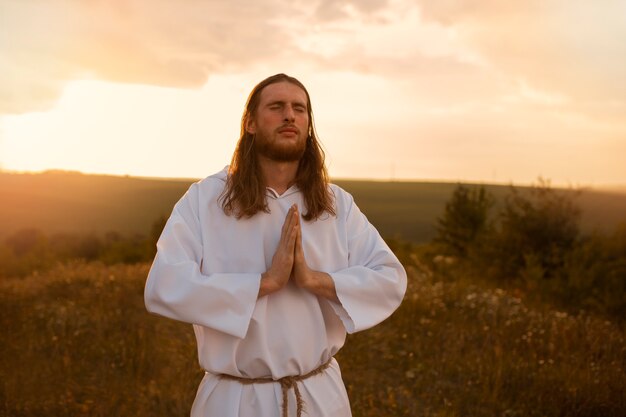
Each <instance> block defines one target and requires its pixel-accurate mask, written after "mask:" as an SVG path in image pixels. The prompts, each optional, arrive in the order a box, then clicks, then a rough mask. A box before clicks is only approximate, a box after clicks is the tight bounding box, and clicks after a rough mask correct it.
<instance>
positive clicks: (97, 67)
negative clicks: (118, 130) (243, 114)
mask: <svg viewBox="0 0 626 417" xmlns="http://www.w3.org/2000/svg"><path fill="white" fill-rule="evenodd" d="M275 12H278V15H280V9H279V8H278V3H277V2H271V1H268V2H265V4H261V3H256V2H224V1H187V2H172V1H167V0H152V1H146V0H143V1H140V0H135V1H121V0H113V1H89V2H83V1H76V0H46V1H44V0H32V1H28V2H23V1H15V0H3V1H2V2H0V16H1V17H0V19H1V20H0V26H1V29H0V30H1V31H2V32H3V33H2V36H1V37H0V48H1V49H2V51H3V53H2V57H1V58H0V69H1V70H2V73H3V80H2V81H0V114H2V113H20V112H27V111H33V110H43V109H45V108H46V107H47V106H50V105H51V103H53V102H54V100H55V99H56V98H57V97H58V95H59V92H60V91H61V90H62V89H63V87H64V85H65V83H66V82H68V81H69V80H73V79H84V78H87V79H88V78H96V79H104V80H110V81H117V82H126V83H141V84H153V85H161V86H168V87H183V88H194V87H200V86H202V85H203V84H204V83H205V82H206V80H207V77H208V76H209V75H210V74H211V73H213V72H220V71H222V72H226V71H239V70H242V69H245V68H247V67H249V66H250V65H253V64H254V63H256V62H258V61H262V60H271V59H272V58H273V57H280V56H281V55H283V54H287V55H288V51H285V45H288V43H285V39H287V38H288V37H289V35H288V34H286V33H284V32H283V30H282V29H281V28H280V27H277V26H276V25H275V24H274V23H273V22H272V18H274V17H275V16H276V14H275Z"/></svg>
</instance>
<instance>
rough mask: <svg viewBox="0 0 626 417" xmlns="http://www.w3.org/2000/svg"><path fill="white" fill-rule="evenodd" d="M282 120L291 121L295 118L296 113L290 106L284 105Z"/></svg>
mask: <svg viewBox="0 0 626 417" xmlns="http://www.w3.org/2000/svg"><path fill="white" fill-rule="evenodd" d="M283 120H284V121H285V122H293V121H294V120H296V113H295V112H294V111H293V108H292V107H291V106H285V112H284V114H283Z"/></svg>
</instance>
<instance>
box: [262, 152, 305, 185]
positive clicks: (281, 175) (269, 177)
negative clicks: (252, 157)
mask: <svg viewBox="0 0 626 417" xmlns="http://www.w3.org/2000/svg"><path fill="white" fill-rule="evenodd" d="M257 157H258V158H259V159H258V161H259V167H260V168H261V174H263V179H264V180H265V186H266V187H270V188H272V189H273V190H274V191H276V192H277V193H278V194H282V193H284V192H285V191H287V189H288V188H289V187H291V186H292V185H293V183H294V181H295V179H296V174H297V172H298V164H299V163H300V161H291V162H278V161H273V160H271V159H269V158H266V157H265V156H263V155H258V156H257Z"/></svg>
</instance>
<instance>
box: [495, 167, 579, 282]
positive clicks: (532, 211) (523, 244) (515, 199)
mask: <svg viewBox="0 0 626 417" xmlns="http://www.w3.org/2000/svg"><path fill="white" fill-rule="evenodd" d="M575 195H576V194H575V193H572V192H566V191H560V190H555V189H553V188H551V186H550V182H549V181H547V180H544V179H541V178H540V179H539V184H537V185H534V186H533V187H532V188H530V190H528V191H523V192H522V191H519V190H517V189H516V188H515V187H513V186H512V187H511V192H510V194H509V195H508V196H507V197H506V199H505V202H504V207H503V209H502V212H501V213H500V227H499V232H498V239H497V242H496V243H497V244H496V249H497V250H498V256H497V260H498V261H499V262H500V264H501V266H502V268H503V271H502V272H503V273H505V274H506V275H519V273H520V272H521V271H522V270H523V269H524V268H525V267H527V266H529V264H530V263H532V264H533V267H534V268H536V269H539V270H541V275H543V276H544V277H550V276H553V275H554V273H555V271H556V270H558V269H559V268H560V267H562V266H563V262H564V259H565V256H566V254H567V253H568V252H569V251H570V250H572V248H573V247H574V245H575V244H576V242H577V239H578V236H579V226H578V220H579V217H580V210H579V208H578V207H577V206H576V205H575V204H574V201H573V197H574V196H575Z"/></svg>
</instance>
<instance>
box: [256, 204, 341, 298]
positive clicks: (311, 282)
mask: <svg viewBox="0 0 626 417" xmlns="http://www.w3.org/2000/svg"><path fill="white" fill-rule="evenodd" d="M290 279H292V280H293V281H294V282H295V284H296V285H297V286H299V287H300V288H304V289H306V290H308V291H311V292H313V293H315V294H317V295H321V296H323V297H327V298H330V299H333V300H337V295H336V292H335V285H334V282H333V280H332V278H331V277H330V275H328V274H326V273H323V272H319V271H314V270H312V269H311V268H309V266H308V265H307V263H306V259H305V257H304V251H303V249H302V229H301V227H300V213H299V212H298V206H297V205H295V204H294V205H293V206H291V208H290V209H289V212H288V213H287V216H286V217H285V222H284V223H283V227H282V229H281V233H280V241H279V243H278V247H277V248H276V252H275V253H274V257H273V258H272V264H271V265H270V267H269V269H268V270H267V272H265V273H263V274H262V275H261V287H260V289H259V297H262V296H264V295H267V294H271V293H273V292H276V291H278V290H280V289H281V288H283V287H284V286H285V285H287V282H289V280H290Z"/></svg>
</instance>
